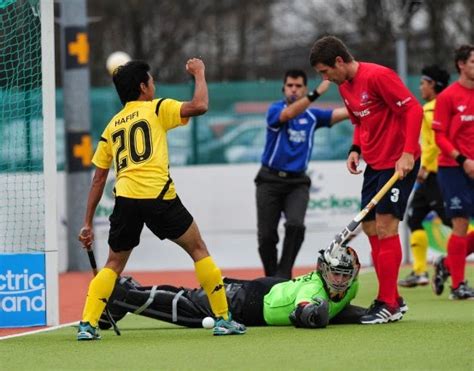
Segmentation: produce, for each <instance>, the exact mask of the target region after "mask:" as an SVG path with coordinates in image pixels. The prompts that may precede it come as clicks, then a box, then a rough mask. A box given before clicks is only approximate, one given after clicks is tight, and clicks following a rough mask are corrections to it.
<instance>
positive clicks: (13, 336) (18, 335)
mask: <svg viewBox="0 0 474 371" xmlns="http://www.w3.org/2000/svg"><path fill="white" fill-rule="evenodd" d="M78 322H79V321H74V322H69V323H63V324H62V325H59V326H52V327H48V328H42V329H40V330H34V331H27V332H21V333H19V334H13V335H7V336H0V340H6V339H11V338H16V337H20V336H26V335H34V334H39V333H41V332H47V331H54V330H59V329H60V328H63V327H70V326H73V325H77V324H78Z"/></svg>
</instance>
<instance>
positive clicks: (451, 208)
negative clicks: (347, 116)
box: [433, 45, 474, 299]
mask: <svg viewBox="0 0 474 371" xmlns="http://www.w3.org/2000/svg"><path fill="white" fill-rule="evenodd" d="M454 60H455V64H456V69H457V71H458V72H459V79H458V80H457V81H456V82H454V83H453V84H451V85H450V86H449V87H448V88H446V89H445V90H444V91H443V92H442V93H441V94H440V95H439V96H438V99H437V100H436V108H435V114H434V120H433V130H434V131H435V139H436V143H437V144H438V147H439V148H440V149H441V153H440V155H439V159H438V163H439V171H438V183H439V186H440V189H441V193H442V195H443V199H444V204H445V208H446V215H447V216H448V217H449V218H450V219H451V222H452V224H453V233H452V234H451V237H450V238H449V240H448V256H447V258H446V259H444V258H443V257H441V258H440V259H438V260H437V262H436V263H435V275H434V277H433V290H434V291H435V293H436V294H437V295H441V293H442V292H443V288H444V281H445V280H446V278H447V277H448V275H449V273H447V272H448V269H449V272H450V273H451V283H452V286H451V294H450V296H449V297H450V298H451V299H472V298H474V293H473V290H472V288H470V287H468V286H467V283H466V281H465V280H464V269H465V265H466V255H467V254H468V253H469V252H472V251H469V250H472V246H473V243H472V241H473V240H474V232H472V231H471V232H470V233H469V234H468V226H469V217H471V218H472V217H474V45H463V46H461V47H460V48H458V49H457V50H456V52H455V58H454ZM469 241H470V242H469Z"/></svg>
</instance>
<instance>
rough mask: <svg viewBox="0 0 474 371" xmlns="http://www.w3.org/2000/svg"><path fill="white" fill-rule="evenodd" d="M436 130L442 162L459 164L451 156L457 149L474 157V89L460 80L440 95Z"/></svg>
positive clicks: (469, 156) (434, 122)
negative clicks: (462, 83) (467, 86)
mask: <svg viewBox="0 0 474 371" xmlns="http://www.w3.org/2000/svg"><path fill="white" fill-rule="evenodd" d="M433 130H434V131H435V133H436V136H435V137H436V143H437V144H438V147H439V148H440V149H441V153H440V154H439V157H438V164H439V166H459V164H458V163H457V162H456V161H455V160H454V159H453V158H452V157H451V156H450V153H451V152H452V151H453V150H454V149H456V150H458V151H459V152H461V153H462V154H463V155H464V156H466V157H467V158H470V159H474V89H468V88H466V87H464V86H462V85H461V84H460V83H459V82H457V81H456V82H455V83H453V84H451V85H450V86H448V87H447V88H446V89H445V90H443V91H442V92H441V93H440V94H439V95H438V96H437V98H436V108H435V113H434V120H433Z"/></svg>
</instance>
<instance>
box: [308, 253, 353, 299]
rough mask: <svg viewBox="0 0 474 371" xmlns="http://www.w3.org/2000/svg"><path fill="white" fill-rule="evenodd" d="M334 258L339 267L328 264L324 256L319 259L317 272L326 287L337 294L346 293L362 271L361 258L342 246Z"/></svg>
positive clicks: (321, 255) (334, 254)
mask: <svg viewBox="0 0 474 371" xmlns="http://www.w3.org/2000/svg"><path fill="white" fill-rule="evenodd" d="M333 256H335V257H336V258H337V259H338V260H339V265H337V266H335V267H334V266H332V265H331V264H330V263H328V262H326V260H325V259H324V256H323V254H320V256H319V258H318V266H317V271H318V272H319V273H320V274H321V276H322V277H323V279H324V281H325V282H326V285H327V286H328V288H329V289H331V291H334V292H335V293H338V294H340V293H344V292H345V291H346V290H347V288H348V287H349V286H350V285H351V284H352V282H353V281H354V279H355V278H356V277H357V274H358V273H359V269H360V263H359V258H358V257H357V254H356V252H355V250H354V249H353V248H351V247H345V246H341V247H339V248H338V250H336V251H333Z"/></svg>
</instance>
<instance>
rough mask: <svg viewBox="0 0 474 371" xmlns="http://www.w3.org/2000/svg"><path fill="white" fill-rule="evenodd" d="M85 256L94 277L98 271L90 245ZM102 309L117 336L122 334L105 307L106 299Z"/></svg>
mask: <svg viewBox="0 0 474 371" xmlns="http://www.w3.org/2000/svg"><path fill="white" fill-rule="evenodd" d="M87 256H88V257H89V263H90V265H91V268H92V273H93V274H94V277H95V276H97V273H98V271H97V263H96V261H95V256H94V250H92V247H91V248H89V249H87ZM104 300H105V299H104ZM104 310H105V315H106V316H107V319H108V320H109V322H110V323H111V324H112V326H113V328H114V331H115V333H116V334H117V335H118V336H120V335H122V334H121V333H120V330H119V328H118V326H117V323H116V322H115V320H114V319H113V317H112V315H111V314H110V312H109V309H108V308H107V301H105V309H104Z"/></svg>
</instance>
